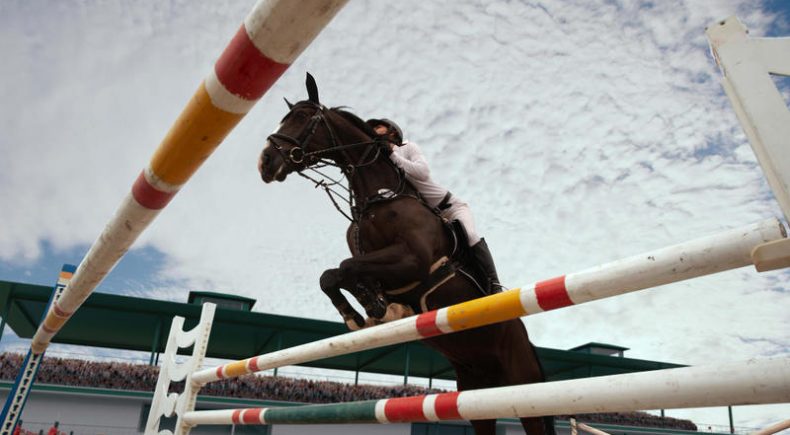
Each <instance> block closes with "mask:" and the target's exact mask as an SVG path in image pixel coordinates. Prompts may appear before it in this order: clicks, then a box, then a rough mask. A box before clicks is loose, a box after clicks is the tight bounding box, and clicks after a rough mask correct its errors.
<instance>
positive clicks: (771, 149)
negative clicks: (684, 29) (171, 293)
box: [705, 16, 790, 221]
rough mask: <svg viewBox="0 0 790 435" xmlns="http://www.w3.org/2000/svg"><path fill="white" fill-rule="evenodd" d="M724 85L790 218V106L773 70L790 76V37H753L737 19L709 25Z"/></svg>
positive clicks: (712, 47)
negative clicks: (780, 91)
mask: <svg viewBox="0 0 790 435" xmlns="http://www.w3.org/2000/svg"><path fill="white" fill-rule="evenodd" d="M705 34H706V35H707V37H708V41H709V42H710V47H711V51H712V52H713V56H714V57H715V59H716V63H718V65H719V67H720V68H721V72H722V79H721V84H722V86H723V87H724V90H725V92H726V93H727V97H729V99H730V102H731V103H732V106H733V108H734V109H735V114H736V115H737V117H738V121H739V122H740V124H741V126H742V127H743V130H744V132H745V133H746V136H747V137H748V138H749V143H750V144H751V146H752V149H753V150H754V154H755V155H756V156H757V160H758V161H759V162H760V166H762V168H763V173H764V174H765V178H766V179H767V180H768V185H769V186H771V190H773V193H774V196H775V197H776V200H777V201H778V202H779V206H780V207H781V209H782V212H783V213H784V216H785V220H787V221H790V147H788V146H787V138H788V137H790V110H788V108H787V103H785V100H784V98H782V95H781V94H780V93H779V90H778V89H777V88H776V85H775V84H774V82H773V80H772V79H771V74H775V75H782V76H790V38H752V37H750V36H749V35H748V31H747V30H746V27H745V26H744V25H743V24H742V23H741V22H740V21H739V20H738V18H737V17H735V16H731V17H729V18H727V19H726V20H722V21H719V22H718V23H715V24H713V25H710V26H708V28H707V29H705Z"/></svg>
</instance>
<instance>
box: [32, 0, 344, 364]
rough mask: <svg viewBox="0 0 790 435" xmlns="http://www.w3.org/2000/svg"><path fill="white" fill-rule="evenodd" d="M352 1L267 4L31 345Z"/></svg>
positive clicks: (51, 331) (53, 327) (83, 295)
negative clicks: (348, 2)
mask: <svg viewBox="0 0 790 435" xmlns="http://www.w3.org/2000/svg"><path fill="white" fill-rule="evenodd" d="M347 1H348V0H301V1H298V2H297V1H291V0H260V1H258V3H257V4H256V5H255V7H254V8H253V9H252V11H251V12H250V13H249V14H248V15H247V17H246V18H245V20H244V23H243V24H242V26H241V28H240V29H239V31H238V32H237V33H236V35H235V36H234V37H233V40H231V42H230V44H229V45H228V46H227V48H225V51H224V52H223V53H222V55H221V56H220V57H219V60H217V62H216V64H215V65H214V69H213V70H212V71H211V73H210V74H209V76H208V77H207V78H206V79H205V80H204V81H203V82H202V83H201V84H200V86H199V87H198V89H197V91H196V92H195V95H194V96H193V97H192V99H191V100H190V101H189V103H188V104H187V106H186V108H184V110H183V112H181V115H180V116H179V117H178V119H176V122H175V124H173V126H172V127H171V128H170V131H169V132H168V133H167V135H166V136H165V138H164V140H163V141H162V143H161V144H160V145H159V148H158V149H157V150H156V152H155V153H154V156H153V158H152V159H151V162H150V164H149V165H148V167H146V168H145V169H144V170H143V171H142V173H141V174H140V176H139V177H138V178H137V180H136V181H135V182H134V185H133V186H132V191H131V192H130V194H129V195H128V196H127V197H126V199H124V201H123V203H122V204H121V206H120V207H119V208H118V210H117V211H116V213H115V216H114V217H113V218H112V219H111V220H110V222H109V223H108V224H107V227H106V228H105V229H104V231H103V232H102V234H101V235H100V236H99V238H98V239H97V240H96V242H94V244H93V246H91V249H90V250H89V251H88V254H87V255H86V256H85V258H84V259H83V260H82V263H80V265H79V267H78V268H77V272H76V273H75V274H74V277H73V278H72V280H71V283H70V284H69V286H68V287H67V288H66V290H65V291H64V293H63V296H62V297H61V299H60V300H59V301H58V302H57V303H55V304H53V305H52V307H51V308H50V310H49V311H48V313H47V315H46V318H45V319H44V321H43V322H42V324H41V325H40V326H39V329H38V331H36V334H35V336H34V337H33V342H32V343H31V351H32V352H33V353H35V354H39V353H41V352H43V351H44V350H46V348H47V346H48V345H49V342H50V341H51V340H52V337H54V336H55V334H57V332H58V331H59V330H60V329H61V328H62V327H63V325H64V324H65V323H66V321H68V319H69V318H70V317H71V316H72V315H73V314H74V312H75V311H76V310H77V309H78V308H79V307H80V305H82V303H83V302H84V301H85V299H87V298H88V296H89V295H90V294H91V292H92V291H93V290H94V289H95V288H96V286H98V285H99V283H100V282H101V281H102V280H103V279H104V277H105V276H106V275H107V274H108V273H109V272H110V270H112V268H113V267H115V265H116V264H117V263H118V261H119V260H120V259H121V257H123V255H124V254H125V253H126V251H128V250H129V247H130V246H131V245H132V243H134V241H135V240H136V239H137V237H138V236H139V235H140V234H141V233H142V232H143V230H145V228H146V227H148V224H150V223H151V222H152V221H153V220H154V218H155V217H156V216H157V214H159V212H160V211H161V210H162V209H163V208H164V207H165V206H166V205H167V204H168V202H170V200H171V199H172V198H173V196H175V194H176V193H177V192H178V191H179V190H180V189H181V187H183V186H184V184H185V183H186V182H187V181H188V180H189V178H190V177H191V176H192V174H194V173H195V171H197V169H198V168H199V167H200V165H201V164H202V163H203V162H204V161H205V160H206V159H207V158H208V157H209V156H210V155H211V153H212V152H213V151H214V149H216V147H217V146H218V145H219V144H220V143H221V142H222V140H223V139H224V138H225V136H227V135H228V133H230V131H231V130H232V129H233V127H235V126H236V124H237V123H238V122H239V121H240V120H241V119H242V118H243V117H244V115H245V114H247V112H249V110H250V109H251V108H252V106H253V105H254V104H255V103H256V102H257V101H258V100H259V99H260V98H261V97H262V96H263V94H264V93H265V92H266V91H267V90H268V89H269V88H270V87H271V85H272V84H273V83H274V82H275V81H276V80H277V79H278V78H279V77H280V75H282V73H283V72H284V71H285V70H286V69H287V68H288V66H289V65H290V64H291V63H293V61H294V60H295V59H296V58H297V56H299V54H300V53H301V52H302V51H303V50H304V49H305V48H306V47H307V46H308V45H309V44H310V42H311V41H312V40H313V39H314V38H315V37H316V35H318V33H319V32H320V31H321V29H323V28H324V27H325V26H326V24H327V23H328V22H329V21H330V20H331V19H332V18H333V17H334V16H335V14H337V12H338V11H339V10H340V9H341V8H342V7H343V6H344V5H345V4H346V2H347Z"/></svg>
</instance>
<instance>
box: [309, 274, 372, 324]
mask: <svg viewBox="0 0 790 435" xmlns="http://www.w3.org/2000/svg"><path fill="white" fill-rule="evenodd" d="M319 282H320V284H321V290H322V291H323V292H324V293H325V294H326V295H327V296H329V299H330V300H331V301H332V305H334V306H335V308H336V309H337V311H338V312H339V313H340V315H341V316H343V321H344V322H346V325H348V328H349V329H352V330H355V329H360V328H362V327H363V326H365V319H363V318H362V316H361V315H360V314H359V313H357V310H355V309H354V307H352V306H351V304H349V303H348V300H347V299H346V297H345V296H343V294H342V293H340V270H339V269H329V270H325V271H324V273H322V274H321V279H320V281H319Z"/></svg>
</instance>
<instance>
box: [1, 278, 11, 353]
mask: <svg viewBox="0 0 790 435" xmlns="http://www.w3.org/2000/svg"><path fill="white" fill-rule="evenodd" d="M13 292H14V288H13V287H11V291H9V292H8V294H7V295H6V298H5V301H4V303H3V305H4V306H5V309H4V310H3V317H2V318H0V343H1V342H2V341H3V332H5V324H6V319H7V318H8V314H9V313H11V301H12V300H13V298H12V297H11V293H13Z"/></svg>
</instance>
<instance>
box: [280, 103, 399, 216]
mask: <svg viewBox="0 0 790 435" xmlns="http://www.w3.org/2000/svg"><path fill="white" fill-rule="evenodd" d="M305 106H309V107H312V108H314V109H315V113H314V114H313V115H312V116H311V117H310V120H309V121H308V122H307V123H306V124H305V125H304V127H302V129H301V130H300V131H299V133H298V134H297V135H296V137H293V136H289V135H287V134H283V133H280V132H276V133H272V134H270V135H269V136H268V138H267V141H268V142H269V144H270V145H271V147H272V148H274V149H275V150H276V151H277V152H278V153H279V154H280V157H282V159H283V160H284V161H286V162H289V163H290V164H292V165H296V167H298V166H299V165H301V168H299V169H296V173H298V174H299V175H300V176H302V177H304V178H306V179H308V180H310V181H312V182H313V183H314V184H315V187H316V188H318V187H321V188H323V189H324V190H325V191H326V193H327V195H329V198H330V199H331V200H332V203H333V204H334V205H335V208H336V209H337V210H338V211H339V212H340V213H341V214H342V215H343V216H345V217H346V219H348V220H349V221H351V222H358V220H359V217H360V216H361V214H362V213H363V211H364V210H365V209H366V208H367V207H368V206H369V205H370V204H372V203H375V202H378V201H381V200H390V199H394V198H395V197H396V196H397V195H399V194H401V193H402V192H403V191H404V190H405V185H406V181H405V177H404V176H403V174H402V171H401V170H400V169H399V168H397V167H396V166H395V165H394V164H393V163H392V162H391V161H390V159H386V161H387V162H389V163H390V164H391V165H392V167H393V168H394V170H395V171H396V173H397V174H398V178H399V180H400V181H399V183H398V184H399V185H398V188H397V189H396V191H395V192H393V191H388V192H389V194H388V195H381V194H379V195H374V196H373V197H371V198H362V199H361V200H360V198H357V197H356V195H355V194H354V192H353V191H352V190H351V188H350V185H351V179H352V178H353V177H354V176H355V174H356V173H357V170H358V169H359V168H362V167H365V166H369V165H372V164H373V163H375V162H376V161H377V160H378V159H379V158H380V157H381V156H382V147H385V146H388V145H387V144H386V143H385V142H383V141H382V140H381V139H379V138H378V137H374V138H372V139H371V140H369V141H363V142H354V143H348V144H342V143H340V140H339V139H338V136H337V133H336V132H335V128H334V127H333V126H332V123H331V122H330V121H329V118H328V116H327V114H326V112H328V111H331V110H335V109H328V108H327V107H326V106H324V105H323V104H319V103H316V102H313V101H301V102H299V103H296V104H295V105H293V106H292V107H291V110H290V111H289V112H288V114H287V115H285V117H284V118H283V120H285V119H287V118H288V117H289V116H291V115H292V114H293V112H294V111H295V110H300V109H302V108H304V107H305ZM321 125H323V126H324V127H325V129H326V131H327V132H328V134H329V142H330V144H329V146H328V147H326V148H323V149H315V150H312V151H311V150H310V147H311V145H312V144H314V143H315V142H314V141H313V138H314V137H315V134H316V131H317V130H318V127H319V126H321ZM284 143H288V144H290V145H291V148H290V149H285V148H284V147H283V144H284ZM362 147H364V151H363V152H362V154H361V155H360V157H359V158H358V159H356V162H353V160H354V159H353V158H352V155H351V154H350V153H349V152H348V151H349V150H351V149H354V148H362ZM338 152H339V153H340V154H341V155H342V157H343V160H344V161H345V162H346V164H345V165H340V164H338V163H336V162H335V161H334V160H333V159H331V158H329V155H330V154H332V153H338ZM326 166H334V167H337V168H339V169H340V171H341V172H342V174H343V175H344V177H345V178H346V182H347V184H348V186H344V185H343V184H341V182H342V180H335V179H333V178H332V177H330V176H328V175H327V174H325V173H323V172H321V171H320V170H319V169H321V168H323V167H326ZM305 169H309V170H310V171H312V172H315V173H317V174H318V175H320V177H322V179H316V178H313V177H311V176H310V175H307V174H305V173H304V172H303V171H304V170H305ZM327 180H329V181H327ZM334 187H340V188H342V189H343V190H345V191H346V194H347V195H348V199H346V198H344V197H343V195H342V194H341V193H339V192H337V191H336V190H334ZM379 196H381V197H379ZM336 198H341V199H342V200H343V201H344V202H346V203H347V204H348V207H349V208H350V210H351V216H349V215H348V214H347V213H346V212H344V211H343V210H342V209H341V208H340V206H339V205H338V203H337V200H336Z"/></svg>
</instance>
